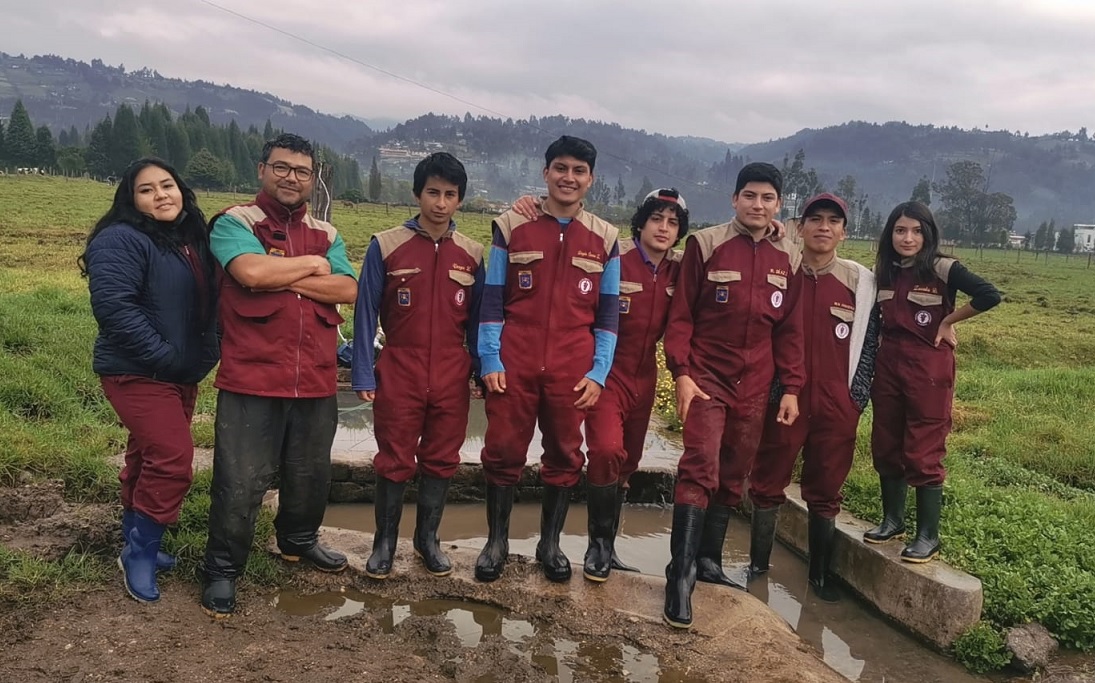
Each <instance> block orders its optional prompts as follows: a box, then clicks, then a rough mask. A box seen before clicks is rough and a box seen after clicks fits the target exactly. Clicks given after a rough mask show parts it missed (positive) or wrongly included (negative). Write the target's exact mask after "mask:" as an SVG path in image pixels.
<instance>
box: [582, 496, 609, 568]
mask: <svg viewBox="0 0 1095 683" xmlns="http://www.w3.org/2000/svg"><path fill="white" fill-rule="evenodd" d="M586 507H587V509H588V510H589V547H588V548H587V549H586V556H585V563H584V566H583V568H582V575H583V576H585V577H586V578H587V579H589V580H590V581H597V582H601V581H605V580H607V579H608V574H609V572H610V571H611V569H612V555H613V547H614V542H615V533H614V522H615V516H616V484H610V485H608V486H587V487H586Z"/></svg>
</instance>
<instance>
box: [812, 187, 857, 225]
mask: <svg viewBox="0 0 1095 683" xmlns="http://www.w3.org/2000/svg"><path fill="white" fill-rule="evenodd" d="M824 202H829V203H831V204H834V205H835V206H836V208H838V209H840V214H841V215H842V216H843V217H844V220H848V205H847V204H845V203H844V200H843V199H841V198H840V197H838V196H836V195H835V194H832V193H831V192H822V193H821V194H819V195H815V196H813V197H810V198H809V199H807V200H806V203H805V204H803V206H802V215H803V216H806V215H808V214H809V213H810V209H812V208H815V207H817V205H818V204H822V203H824Z"/></svg>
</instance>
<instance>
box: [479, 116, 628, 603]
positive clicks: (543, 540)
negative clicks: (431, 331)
mask: <svg viewBox="0 0 1095 683" xmlns="http://www.w3.org/2000/svg"><path fill="white" fill-rule="evenodd" d="M596 159H597V151H596V150H595V149H594V147H593V145H591V144H590V143H589V142H587V141H585V140H582V139H580V138H575V137H570V136H566V135H564V136H563V137H561V138H559V139H558V140H556V141H555V142H553V143H552V144H551V145H550V146H549V147H548V149H547V153H546V154H545V155H544V161H545V167H544V182H545V183H546V184H547V188H548V198H547V201H546V202H545V203H544V211H545V215H543V216H541V217H539V218H537V219H536V220H531V221H530V220H528V219H525V218H522V217H521V216H520V215H519V214H517V213H516V212H514V211H512V210H511V211H507V212H506V213H504V214H502V215H501V216H499V217H498V218H497V219H495V221H494V235H493V240H492V244H491V256H490V262H489V265H488V267H487V277H486V286H485V288H484V292H483V305H482V314H481V316H480V320H481V323H480V328H479V356H480V359H481V362H482V374H483V381H484V383H485V384H486V387H487V392H488V393H487V396H486V409H487V433H486V436H485V438H484V448H483V453H482V460H483V470H484V474H485V475H486V479H487V522H488V528H489V534H488V540H487V544H486V546H485V547H484V548H483V552H482V553H480V555H479V558H478V560H477V561H476V565H475V576H476V578H477V579H479V580H480V581H494V580H495V579H497V578H498V577H499V576H501V574H502V570H503V568H504V567H505V563H506V555H507V553H508V552H509V517H510V512H511V510H512V507H513V495H514V487H515V485H516V484H517V482H518V480H519V479H520V477H521V472H522V470H523V468H524V465H525V459H526V456H527V453H528V446H529V442H530V441H531V440H532V434H533V430H534V429H535V427H536V423H537V422H539V424H540V431H541V432H542V433H543V435H544V438H543V446H544V455H543V458H542V459H541V467H540V479H541V480H542V481H543V483H544V497H543V508H542V512H541V518H540V542H539V543H538V544H537V546H536V559H537V560H538V561H539V562H541V563H542V565H543V570H544V574H545V576H546V577H547V578H548V579H549V580H551V581H566V580H568V579H569V578H570V561H569V560H568V559H567V557H566V555H564V554H563V552H562V550H561V549H560V548H559V534H560V532H561V531H562V528H563V523H564V522H565V521H566V515H567V510H568V507H569V504H570V492H571V489H572V488H573V487H574V486H575V485H576V484H577V483H578V480H579V478H580V476H581V470H582V465H583V464H584V462H585V458H584V456H583V455H582V432H581V425H582V420H583V419H584V417H585V411H587V410H588V409H589V408H591V407H593V405H594V404H595V403H596V402H597V399H598V397H599V396H600V394H601V389H602V387H603V386H604V384H605V382H606V380H607V377H608V372H609V368H610V367H611V366H612V357H613V352H614V351H615V347H616V327H617V322H618V317H619V313H618V308H619V303H618V300H617V298H618V295H619V288H620V259H619V246H618V245H617V241H616V236H617V231H616V228H614V227H613V226H612V225H610V224H608V223H606V222H605V221H603V220H601V219H600V218H597V217H596V216H594V215H592V214H590V213H589V212H587V211H585V210H584V209H583V208H582V198H583V197H584V196H585V194H586V192H587V191H588V190H589V188H590V186H591V185H592V184H593V167H594V164H595V162H596Z"/></svg>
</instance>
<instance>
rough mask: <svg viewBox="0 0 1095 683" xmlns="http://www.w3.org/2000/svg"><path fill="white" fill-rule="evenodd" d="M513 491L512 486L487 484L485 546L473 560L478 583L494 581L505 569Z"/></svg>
mask: <svg viewBox="0 0 1095 683" xmlns="http://www.w3.org/2000/svg"><path fill="white" fill-rule="evenodd" d="M513 491H514V488H513V487H512V486H495V485H494V484H487V544H486V545H485V546H483V551H482V552H480V553H479V557H478V558H477V559H476V560H475V578H476V579H478V580H479V581H496V580H497V579H498V577H500V576H502V570H503V569H505V567H506V558H507V557H508V556H509V516H510V513H511V512H513Z"/></svg>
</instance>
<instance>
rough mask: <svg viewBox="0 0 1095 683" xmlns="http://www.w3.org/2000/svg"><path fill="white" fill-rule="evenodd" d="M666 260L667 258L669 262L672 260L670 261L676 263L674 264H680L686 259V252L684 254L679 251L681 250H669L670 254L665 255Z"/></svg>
mask: <svg viewBox="0 0 1095 683" xmlns="http://www.w3.org/2000/svg"><path fill="white" fill-rule="evenodd" d="M665 258H666V259H668V260H670V261H674V262H676V263H680V262H681V259H682V258H684V252H683V251H679V250H677V249H670V250H669V253H667V254H666V255H665Z"/></svg>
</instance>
